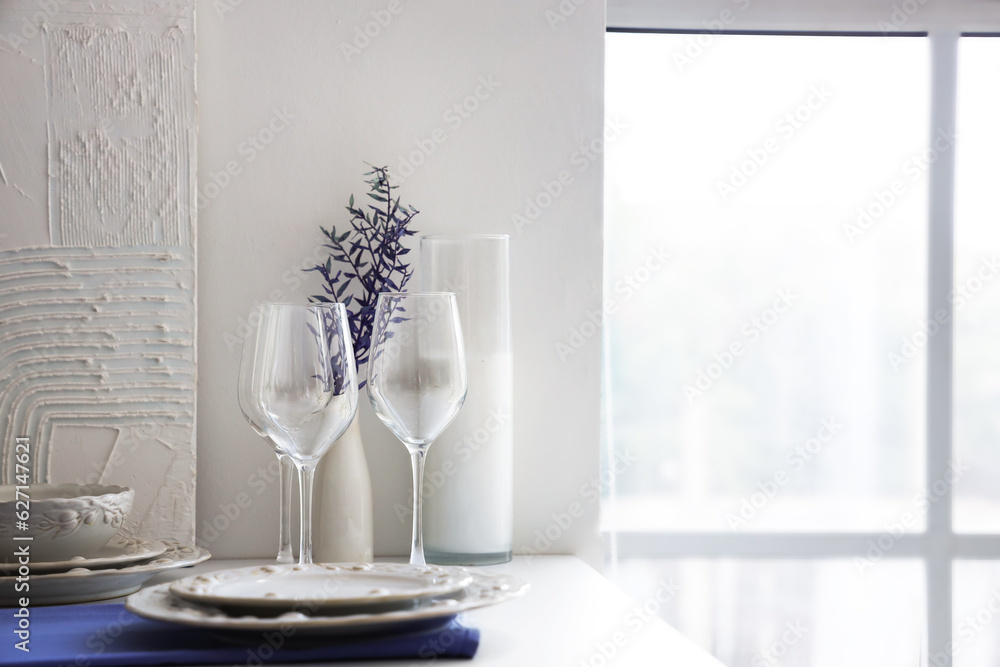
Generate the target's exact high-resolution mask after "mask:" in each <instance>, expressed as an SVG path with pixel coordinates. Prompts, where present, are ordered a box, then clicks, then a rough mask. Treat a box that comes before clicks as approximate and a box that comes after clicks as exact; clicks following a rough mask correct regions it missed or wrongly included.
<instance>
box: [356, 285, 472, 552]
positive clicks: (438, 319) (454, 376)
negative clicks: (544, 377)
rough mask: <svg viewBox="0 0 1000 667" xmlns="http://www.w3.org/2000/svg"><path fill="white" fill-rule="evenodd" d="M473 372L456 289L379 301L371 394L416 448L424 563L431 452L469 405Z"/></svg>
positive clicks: (416, 509) (384, 417)
mask: <svg viewBox="0 0 1000 667" xmlns="http://www.w3.org/2000/svg"><path fill="white" fill-rule="evenodd" d="M467 391H468V376H467V372H466V366H465V346H464V344H463V341H462V327H461V323H460V322H459V318H458V304H457V301H456V300H455V295H454V294H453V293H451V292H410V293H401V292H385V293H382V294H380V295H379V297H378V302H377V304H376V312H375V322H374V326H373V329H372V352H371V354H370V357H369V360H368V398H369V400H370V401H371V404H372V407H373V408H374V409H375V414H376V415H378V418H379V419H380V420H381V421H382V423H383V424H385V425H386V427H388V429H389V430H390V431H392V433H393V435H395V436H396V437H397V438H398V439H399V440H400V441H401V442H402V443H403V444H404V445H405V446H406V449H407V450H408V451H409V452H410V459H411V461H412V466H413V542H412V546H411V550H410V562H411V563H413V564H423V563H424V555H423V536H422V524H421V507H422V503H421V487H422V485H423V466H424V457H425V455H426V451H427V449H428V448H429V447H430V446H431V444H432V443H433V442H434V440H435V439H436V438H437V437H438V436H439V435H441V433H442V432H443V431H444V429H445V428H447V426H448V424H450V423H451V422H452V420H454V419H455V417H456V416H457V415H458V412H459V410H461V408H462V405H463V404H464V403H465V395H466V392H467Z"/></svg>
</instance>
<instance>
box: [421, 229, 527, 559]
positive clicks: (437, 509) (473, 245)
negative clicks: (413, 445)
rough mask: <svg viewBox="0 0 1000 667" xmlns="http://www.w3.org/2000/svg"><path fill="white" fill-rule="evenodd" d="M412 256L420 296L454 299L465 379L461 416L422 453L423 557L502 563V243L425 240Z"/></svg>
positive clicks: (509, 527) (505, 498)
mask: <svg viewBox="0 0 1000 667" xmlns="http://www.w3.org/2000/svg"><path fill="white" fill-rule="evenodd" d="M420 255H421V275H422V282H421V289H422V290H424V291H429V292H455V294H456V296H457V299H458V312H459V318H460V319H461V322H462V335H463V337H464V339H465V357H466V364H467V366H468V375H469V393H468V395H467V397H466V399H465V405H464V406H463V407H462V411H461V412H459V413H458V417H456V418H455V421H454V422H452V424H451V425H450V426H449V427H448V428H447V429H446V430H445V432H444V433H442V434H441V436H439V437H438V439H437V440H436V441H435V442H434V446H432V447H431V448H430V449H429V450H428V453H427V463H426V467H425V470H424V485H423V491H424V515H423V521H424V533H423V534H424V554H425V557H426V558H427V562H428V563H439V564H445V565H490V564H494V563H505V562H507V561H509V560H510V558H511V551H512V544H513V514H514V504H513V502H514V501H513V494H514V487H513V466H514V438H513V433H514V432H513V422H512V419H511V409H512V404H513V400H514V395H513V374H514V369H513V364H512V361H511V340H510V280H509V271H510V269H509V262H510V260H509V239H508V237H507V236H505V235H491V236H472V235H465V236H425V237H423V238H422V239H421V242H420Z"/></svg>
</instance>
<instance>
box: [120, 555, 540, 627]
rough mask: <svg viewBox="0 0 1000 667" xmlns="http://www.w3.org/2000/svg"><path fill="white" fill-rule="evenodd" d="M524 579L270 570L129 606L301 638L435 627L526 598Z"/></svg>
mask: <svg viewBox="0 0 1000 667" xmlns="http://www.w3.org/2000/svg"><path fill="white" fill-rule="evenodd" d="M527 589H528V584H526V583H525V582H523V581H521V580H520V579H518V578H517V577H514V576H511V575H506V574H500V573H497V572H487V571H482V570H472V569H465V568H461V567H444V566H438V565H408V564H400V563H340V564H326V563H324V564H313V565H264V566H259V567H246V568H240V569H237V570H224V571H220V572H213V573H210V574H202V575H194V576H191V577H187V578H185V579H180V580H177V581H174V582H170V583H166V584H160V585H158V586H152V587H150V588H146V589H144V590H141V591H139V592H138V593H135V594H134V595H132V596H130V597H129V598H128V600H127V601H126V606H127V607H128V609H129V610H130V611H132V612H134V613H136V614H139V615H140V616H145V617H146V618H151V619H155V620H159V621H166V622H169V623H179V624H182V625H191V626H197V627H202V628H209V629H212V630H214V631H222V632H226V633H232V632H236V633H239V632H247V631H249V632H258V633H259V632H261V631H267V630H276V629H281V631H282V632H283V633H286V634H287V633H289V632H291V633H294V634H296V635H298V636H301V637H310V636H316V635H322V636H332V635H337V634H352V635H358V634H381V633H392V632H397V631H400V630H403V629H416V626H419V627H421V628H429V627H433V626H434V625H435V624H443V623H447V622H448V621H449V620H450V618H451V617H452V616H454V615H455V614H458V613H460V612H463V611H467V610H470V609H477V608H479V607H485V606H488V605H493V604H497V603H500V602H503V601H505V600H509V599H511V598H513V597H517V596H519V595H521V594H523V593H524V592H525V591H527Z"/></svg>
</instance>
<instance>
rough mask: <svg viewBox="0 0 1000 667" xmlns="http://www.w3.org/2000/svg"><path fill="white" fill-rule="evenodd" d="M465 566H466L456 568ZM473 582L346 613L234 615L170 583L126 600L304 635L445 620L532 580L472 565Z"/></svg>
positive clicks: (159, 615) (226, 628)
mask: <svg viewBox="0 0 1000 667" xmlns="http://www.w3.org/2000/svg"><path fill="white" fill-rule="evenodd" d="M455 569H464V568H455ZM467 572H468V573H469V575H470V576H471V577H472V582H471V583H470V584H469V585H468V586H466V587H465V588H464V589H463V590H462V591H460V592H459V593H457V594H456V596H455V597H448V598H436V599H431V600H425V601H424V602H423V603H422V604H420V605H418V606H417V607H414V608H411V609H399V610H394V611H385V612H369V613H358V614H347V615H329V616H324V615H312V616H309V615H306V614H303V613H300V612H287V613H284V614H281V615H280V616H274V617H268V618H261V617H257V616H231V615H229V614H226V613H225V612H223V611H221V610H219V609H216V608H214V607H210V606H205V605H200V604H196V603H193V602H189V601H188V600H183V599H181V598H179V597H177V596H175V595H173V594H172V593H171V592H170V583H165V584H159V585H157V586H151V587H149V588H144V589H143V590H141V591H139V592H138V593H135V594H133V595H131V596H129V598H128V599H127V600H126V601H125V607H126V608H127V609H128V610H129V611H131V612H133V613H135V614H138V615H139V616H144V617H145V618H151V619H153V620H157V621H165V622H167V623H175V624H179V625H189V626H194V627H200V628H208V629H210V630H215V631H222V632H227V633H241V632H248V631H249V632H260V631H266V630H277V629H281V630H282V632H287V631H288V630H292V631H293V632H295V633H298V634H300V635H301V636H316V635H322V636H334V635H344V634H373V633H387V632H392V631H393V630H395V629H397V628H401V627H408V626H411V625H412V624H413V623H414V622H418V621H430V620H432V619H441V620H445V619H447V618H450V617H452V616H454V615H456V614H459V613H461V612H463V611H469V610H472V609H479V608H480V607H488V606H490V605H494V604H499V603H501V602H505V601H507V600H510V599H512V598H516V597H519V596H521V595H524V594H525V593H526V592H527V591H528V588H529V584H527V583H526V582H524V581H523V580H521V579H519V578H518V577H515V576H513V575H509V574H501V573H499V572H484V571H468V570H467Z"/></svg>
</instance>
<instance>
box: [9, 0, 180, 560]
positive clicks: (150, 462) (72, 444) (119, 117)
mask: <svg viewBox="0 0 1000 667" xmlns="http://www.w3.org/2000/svg"><path fill="white" fill-rule="evenodd" d="M44 4H45V5H46V7H47V8H48V9H46V8H42V9H40V5H39V4H37V3H34V2H31V3H25V2H11V3H5V4H3V5H0V116H2V117H3V120H0V165H2V166H0V171H2V175H0V436H2V438H3V441H2V459H0V463H2V467H0V470H2V476H3V478H4V479H3V481H6V482H9V481H12V475H13V471H14V466H13V459H12V453H13V445H14V442H15V438H17V437H19V436H26V437H28V438H29V440H30V441H31V443H32V447H31V454H32V456H31V470H32V474H33V477H34V479H35V480H36V481H39V482H54V483H60V482H79V483H103V484H120V485H124V486H130V487H132V488H134V489H135V491H136V495H135V501H134V505H133V509H132V512H131V514H130V515H129V517H128V520H127V521H126V523H125V527H124V530H125V532H127V533H129V534H133V535H139V536H145V537H156V538H174V539H178V540H181V541H183V542H185V543H189V544H193V540H194V502H195V497H194V482H195V443H194V434H195V430H194V426H195V414H194V412H195V411H194V391H195V305H196V303H195V249H194V229H195V219H194V205H193V198H192V193H193V192H194V185H193V178H194V156H195V124H196V108H195V90H194V33H193V11H194V9H193V3H192V2H191V1H187V2H133V3H126V4H125V5H117V4H112V3H102V2H96V3H79V2H62V1H60V0H53V2H51V3H44Z"/></svg>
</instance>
